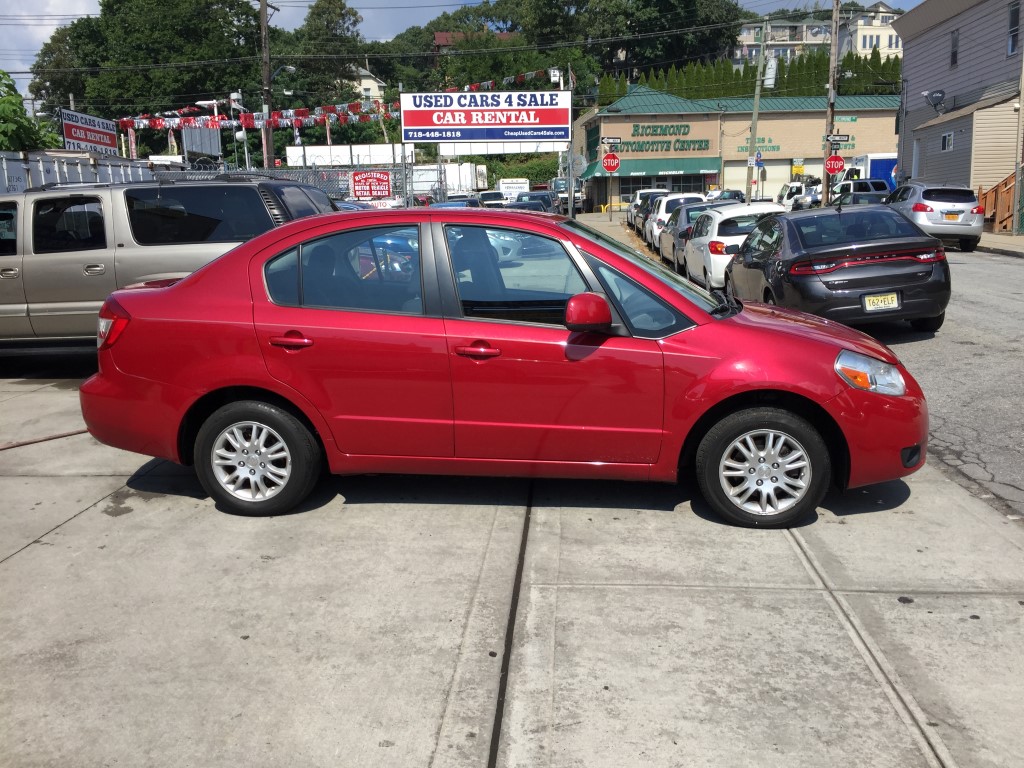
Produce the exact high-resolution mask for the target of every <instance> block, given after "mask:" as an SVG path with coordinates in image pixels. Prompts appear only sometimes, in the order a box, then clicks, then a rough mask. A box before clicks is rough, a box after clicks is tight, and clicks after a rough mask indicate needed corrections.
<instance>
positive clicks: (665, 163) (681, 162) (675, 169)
mask: <svg viewBox="0 0 1024 768" xmlns="http://www.w3.org/2000/svg"><path fill="white" fill-rule="evenodd" d="M720 169H721V166H720V164H719V162H718V158H717V157H663V158H659V159H656V160H651V159H644V160H622V161H621V162H620V163H619V170H617V171H616V172H615V173H608V172H607V171H606V170H605V169H604V168H602V167H601V161H600V160H595V161H594V162H592V163H591V164H590V165H588V166H587V169H586V170H585V171H583V174H582V178H584V179H590V178H598V179H599V178H604V177H607V176H618V177H619V178H623V177H625V176H683V175H689V174H704V173H719V172H720Z"/></svg>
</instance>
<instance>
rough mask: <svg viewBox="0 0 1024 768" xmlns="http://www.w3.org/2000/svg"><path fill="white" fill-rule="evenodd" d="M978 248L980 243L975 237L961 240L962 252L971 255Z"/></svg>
mask: <svg viewBox="0 0 1024 768" xmlns="http://www.w3.org/2000/svg"><path fill="white" fill-rule="evenodd" d="M977 247H978V241H977V240H975V239H974V238H973V237H963V238H961V239H960V250H961V251H964V252H965V253H970V252H971V251H973V250H974V249H975V248H977Z"/></svg>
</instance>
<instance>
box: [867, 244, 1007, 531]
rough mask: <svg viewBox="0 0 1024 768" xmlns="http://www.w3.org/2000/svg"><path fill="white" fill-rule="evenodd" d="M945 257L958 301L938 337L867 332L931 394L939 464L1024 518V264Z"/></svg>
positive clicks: (887, 329)
mask: <svg viewBox="0 0 1024 768" xmlns="http://www.w3.org/2000/svg"><path fill="white" fill-rule="evenodd" d="M947 256H948V258H949V262H950V268H951V271H952V275H953V296H952V299H951V300H950V304H949V307H948V309H947V310H946V322H945V324H944V325H943V326H942V328H941V329H940V330H939V331H938V332H937V333H935V334H934V335H933V334H923V333H915V332H913V331H911V330H910V329H909V327H907V326H905V325H903V324H893V325H885V326H876V327H867V328H865V329H863V330H866V331H867V332H869V333H871V334H872V335H874V336H875V337H876V338H878V339H880V340H881V341H883V342H884V343H886V344H888V345H889V346H890V347H891V348H892V349H893V350H894V351H895V352H896V354H898V355H899V356H900V358H901V359H902V360H903V361H904V362H905V363H906V365H907V367H908V368H909V369H910V371H911V372H912V373H913V374H914V376H915V377H917V379H918V381H919V382H920V383H921V386H922V387H923V388H924V392H925V396H926V397H927V398H928V409H929V413H930V416H931V427H930V432H931V440H930V444H929V450H930V453H931V456H930V459H929V461H930V462H931V463H932V465H933V466H942V467H944V468H945V469H946V470H947V472H948V474H949V476H950V477H953V478H954V479H956V480H957V482H959V483H960V484H962V485H964V486H965V487H966V488H968V489H970V490H971V491H972V492H973V493H974V494H975V495H977V496H978V497H979V498H982V499H984V500H986V501H987V502H988V503H990V504H992V505H994V506H996V507H997V508H998V509H1000V510H1001V511H1003V512H1006V513H1008V514H1014V515H1024V259H1022V258H1015V257H1012V256H1001V255H997V254H989V253H983V252H980V251H977V252H974V253H959V252H957V251H955V250H950V251H947ZM940 463H941V464H940Z"/></svg>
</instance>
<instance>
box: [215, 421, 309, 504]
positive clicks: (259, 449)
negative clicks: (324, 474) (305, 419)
mask: <svg viewBox="0 0 1024 768" xmlns="http://www.w3.org/2000/svg"><path fill="white" fill-rule="evenodd" d="M195 462H196V474H197V475H198V476H199V482H200V483H202V486H203V488H204V489H205V490H206V492H207V493H209V494H210V496H211V497H212V498H213V500H214V501H215V502H217V504H218V505H219V506H220V507H221V508H222V509H225V510H226V511H229V512H232V513H234V514H239V515H247V516H252V517H265V516H269V515H280V514H283V513H285V512H288V511H289V510H291V509H292V508H293V507H295V506H296V505H298V504H299V503H300V502H302V501H303V500H304V499H305V498H306V497H307V496H308V495H309V494H310V492H311V491H312V490H313V486H314V485H315V484H316V481H317V478H318V476H319V473H320V467H321V463H322V458H321V451H320V445H319V444H318V443H317V441H316V439H315V438H314V437H313V435H312V434H311V433H310V431H309V429H307V428H306V426H305V425H304V424H302V422H300V421H299V420H298V419H296V418H295V417H294V416H292V415H291V414H290V413H288V412H287V411H285V410H283V409H281V408H278V407H276V406H274V405H270V404H269V403H262V402H258V401H241V402H237V403H230V404H229V405H225V406H223V407H222V408H220V409H218V410H217V411H215V412H214V413H213V414H212V415H211V416H210V417H209V418H208V419H207V420H206V421H205V422H204V423H203V426H202V427H201V428H200V429H199V434H198V435H197V437H196V443H195Z"/></svg>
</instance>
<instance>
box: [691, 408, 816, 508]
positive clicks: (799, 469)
mask: <svg viewBox="0 0 1024 768" xmlns="http://www.w3.org/2000/svg"><path fill="white" fill-rule="evenodd" d="M831 472H832V467H831V460H830V458H829V453H828V448H827V446H826V445H825V441H824V440H823V439H822V437H821V435H820V433H819V432H818V431H817V430H816V429H815V428H814V427H813V426H812V425H811V424H810V423H809V422H807V421H806V420H805V419H803V418H801V417H799V416H797V415H796V414H794V413H790V412H789V411H785V410H781V409H778V408H750V409H747V410H743V411H738V412H736V413H733V414H730V415H729V416H726V417H725V418H724V419H722V420H721V421H720V422H718V423H717V424H716V425H715V426H713V427H712V428H711V429H710V430H709V431H708V433H707V434H706V435H705V436H704V439H703V440H701V443H700V447H699V448H698V449H697V458H696V473H697V483H698V485H699V486H700V490H701V493H702V494H703V496H704V499H705V500H706V501H707V502H708V504H710V505H711V507H712V508H713V509H714V510H715V512H717V513H718V514H720V515H721V516H722V517H724V518H726V519H727V520H730V521H732V522H734V523H738V524H739V525H744V526H750V527H757V528H778V527H785V526H787V525H790V524H792V523H793V522H795V521H797V520H799V519H800V518H801V517H803V516H805V515H807V514H809V513H811V512H813V511H814V510H815V509H816V508H817V507H818V505H819V504H820V503H821V500H822V499H823V498H824V497H825V493H826V492H827V490H828V485H829V479H830V476H831Z"/></svg>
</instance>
